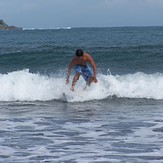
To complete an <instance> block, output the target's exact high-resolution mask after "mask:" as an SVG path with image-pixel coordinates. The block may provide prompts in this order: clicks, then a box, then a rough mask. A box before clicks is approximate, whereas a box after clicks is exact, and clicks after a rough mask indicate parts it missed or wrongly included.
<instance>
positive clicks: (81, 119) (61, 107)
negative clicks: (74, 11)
mask: <svg viewBox="0 0 163 163" xmlns="http://www.w3.org/2000/svg"><path fill="white" fill-rule="evenodd" d="M78 48H81V49H83V51H85V52H88V53H89V54H90V55H91V56H92V58H93V59H94V61H95V63H96V66H97V80H98V83H96V84H95V83H93V84H91V86H90V87H86V89H84V88H85V86H86V83H85V81H84V79H83V78H82V77H80V79H79V81H78V82H77V84H76V87H75V92H71V91H70V87H71V82H72V78H73V75H74V71H73V70H72V72H71V77H70V84H68V85H66V74H67V68H68V66H69V63H70V61H71V59H72V57H73V56H74V55H75V51H76V50H77V49H78ZM63 93H66V98H65V96H63ZM0 126H1V127H0V162H3V163H4V162H5V163H25V162H29V163H44V162H45V163H51V162H58V163H60V162H61V163H63V162H67V163H69V162H70V163H78V162H79V163H83V162H84V163H87V162H88V163H97V162H98V163H99V162H103V163H104V162H110V163H112V162H116V163H117V162H127V163H137V162H140V163H149V162H151V163H153V162H154V163H161V162H163V27H106V28H58V29H24V30H18V31H17V30H13V31H9V30H8V31H0Z"/></svg>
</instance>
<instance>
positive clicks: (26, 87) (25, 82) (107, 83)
mask: <svg viewBox="0 0 163 163" xmlns="http://www.w3.org/2000/svg"><path fill="white" fill-rule="evenodd" d="M70 84H71V83H70ZM70 84H69V85H66V84H65V77H56V76H46V75H40V74H37V73H30V72H29V70H22V71H14V72H11V73H8V74H0V90H1V91H0V101H36V100H39V101H47V100H63V93H66V96H67V101H68V102H75V101H78V102H79V101H80V102H84V101H89V100H101V99H106V98H107V97H109V96H117V97H118V98H146V99H156V100H160V99H163V91H161V90H163V74H160V73H155V74H145V73H142V72H138V73H135V74H127V75H116V76H113V75H103V74H101V75H98V83H97V84H92V85H91V86H90V87H87V88H86V89H85V90H83V88H84V87H85V82H84V80H83V79H82V78H80V79H79V82H78V83H77V85H76V92H71V91H70Z"/></svg>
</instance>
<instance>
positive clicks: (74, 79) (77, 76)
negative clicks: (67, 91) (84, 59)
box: [71, 73, 81, 91]
mask: <svg viewBox="0 0 163 163" xmlns="http://www.w3.org/2000/svg"><path fill="white" fill-rule="evenodd" d="M80 75H81V74H80V73H77V74H76V75H75V76H74V78H73V81H72V87H71V91H74V87H75V84H76V82H77V80H78V79H79V77H80Z"/></svg>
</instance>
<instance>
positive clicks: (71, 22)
mask: <svg viewBox="0 0 163 163" xmlns="http://www.w3.org/2000/svg"><path fill="white" fill-rule="evenodd" d="M0 19H3V20H4V21H5V22H6V23H7V24H8V25H15V26H18V27H23V28H57V27H119V26H120V27H121V26H163V0H0Z"/></svg>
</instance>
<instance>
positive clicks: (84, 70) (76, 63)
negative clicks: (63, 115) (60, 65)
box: [66, 49, 97, 91]
mask: <svg viewBox="0 0 163 163" xmlns="http://www.w3.org/2000/svg"><path fill="white" fill-rule="evenodd" d="M88 63H90V65H91V67H92V69H93V72H92V69H91V67H90V66H89V64H88ZM72 68H74V70H75V72H76V74H75V76H74V78H73V81H72V87H71V90H72V91H74V87H75V84H76V82H77V80H78V79H79V77H80V75H82V76H83V78H84V80H85V81H86V82H87V85H90V84H91V83H92V82H95V83H97V79H96V64H95V62H94V61H93V59H92V57H91V56H90V55H89V54H88V53H83V51H82V50H81V49H78V50H76V56H75V57H74V58H73V59H72V61H71V63H70V65H69V68H68V72H67V78H66V84H68V83H69V77H70V73H71V69H72Z"/></svg>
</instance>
